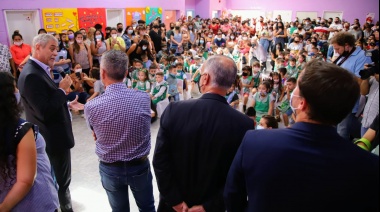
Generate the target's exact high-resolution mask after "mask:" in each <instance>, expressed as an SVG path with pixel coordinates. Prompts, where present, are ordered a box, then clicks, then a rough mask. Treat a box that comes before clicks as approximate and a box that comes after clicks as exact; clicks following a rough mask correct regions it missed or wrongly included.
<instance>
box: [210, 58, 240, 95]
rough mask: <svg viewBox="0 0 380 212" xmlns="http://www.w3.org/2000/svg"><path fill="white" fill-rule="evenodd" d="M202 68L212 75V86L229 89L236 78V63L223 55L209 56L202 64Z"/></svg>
mask: <svg viewBox="0 0 380 212" xmlns="http://www.w3.org/2000/svg"><path fill="white" fill-rule="evenodd" d="M203 70H204V71H205V72H206V73H209V74H210V75H211V76H212V77H211V80H212V81H211V86H213V87H220V88H224V89H229V88H230V87H231V85H232V84H233V83H234V82H235V79H236V73H237V67H236V64H235V62H234V61H233V60H232V59H231V58H229V57H227V56H224V55H215V56H212V57H209V58H208V60H207V61H206V62H205V63H204V64H203Z"/></svg>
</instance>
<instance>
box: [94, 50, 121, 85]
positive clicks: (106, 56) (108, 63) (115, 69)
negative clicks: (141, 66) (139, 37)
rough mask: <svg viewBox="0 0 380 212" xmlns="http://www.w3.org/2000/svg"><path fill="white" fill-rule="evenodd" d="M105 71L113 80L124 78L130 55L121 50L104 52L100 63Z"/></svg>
mask: <svg viewBox="0 0 380 212" xmlns="http://www.w3.org/2000/svg"><path fill="white" fill-rule="evenodd" d="M100 66H101V67H102V69H103V71H105V72H106V74H107V76H108V77H109V78H111V79H113V80H118V81H119V80H123V79H124V77H125V72H126V71H127V70H128V56H127V54H125V52H122V51H119V50H110V51H107V52H104V53H103V55H102V60H101V63H100Z"/></svg>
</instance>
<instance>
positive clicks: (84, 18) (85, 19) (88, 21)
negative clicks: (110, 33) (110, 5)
mask: <svg viewBox="0 0 380 212" xmlns="http://www.w3.org/2000/svg"><path fill="white" fill-rule="evenodd" d="M78 23H79V28H85V29H86V31H87V29H88V28H90V27H94V26H95V24H101V25H102V26H103V29H104V28H105V26H107V18H106V9H105V8H78Z"/></svg>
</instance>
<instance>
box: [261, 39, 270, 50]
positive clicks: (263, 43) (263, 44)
mask: <svg viewBox="0 0 380 212" xmlns="http://www.w3.org/2000/svg"><path fill="white" fill-rule="evenodd" d="M260 45H261V46H263V47H264V50H265V52H266V53H268V48H269V40H268V39H260Z"/></svg>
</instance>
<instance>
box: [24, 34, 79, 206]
mask: <svg viewBox="0 0 380 212" xmlns="http://www.w3.org/2000/svg"><path fill="white" fill-rule="evenodd" d="M57 49H58V41H57V39H56V38H54V37H53V36H52V35H48V34H41V35H38V36H36V37H35V38H34V39H33V50H34V51H33V55H32V56H31V57H30V59H29V60H28V62H27V63H26V64H25V66H24V68H23V70H22V72H21V75H20V78H19V80H18V87H19V90H20V93H21V99H22V103H23V105H24V107H25V113H26V119H27V120H28V121H30V122H32V123H34V124H36V125H38V126H39V128H40V132H41V134H42V135H43V137H44V138H45V141H46V152H47V154H48V156H49V159H50V163H51V165H52V167H53V170H54V173H55V177H56V179H57V183H58V185H59V190H58V196H59V202H60V205H61V210H62V211H72V206H71V197H70V190H69V185H70V181H71V156H70V149H71V148H72V147H73V146H74V136H73V132H72V127H71V119H70V114H69V110H68V106H72V107H77V106H78V103H77V102H76V101H75V102H72V103H69V105H68V103H67V99H66V91H69V89H70V85H71V83H72V82H71V79H70V77H69V76H66V77H65V78H64V79H62V81H61V82H60V83H59V87H57V86H56V85H55V83H54V81H53V80H52V78H51V74H50V67H53V66H54V60H55V57H56V56H57ZM77 109H78V108H77Z"/></svg>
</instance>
